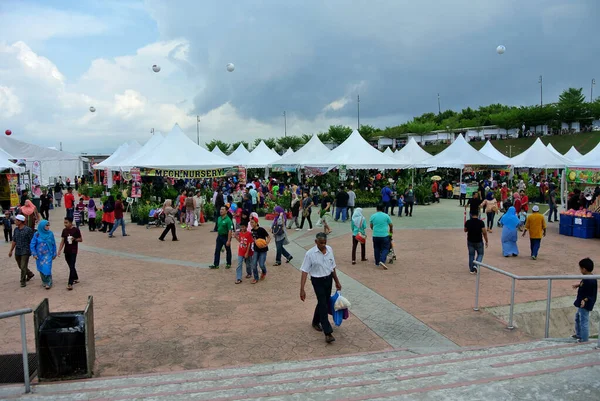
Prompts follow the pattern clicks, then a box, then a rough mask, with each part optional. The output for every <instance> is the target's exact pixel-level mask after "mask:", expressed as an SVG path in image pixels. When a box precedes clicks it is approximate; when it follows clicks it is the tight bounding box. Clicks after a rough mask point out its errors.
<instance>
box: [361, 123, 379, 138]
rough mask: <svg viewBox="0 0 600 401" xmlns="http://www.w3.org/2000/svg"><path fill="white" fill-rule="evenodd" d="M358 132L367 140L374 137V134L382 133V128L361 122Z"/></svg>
mask: <svg viewBox="0 0 600 401" xmlns="http://www.w3.org/2000/svg"><path fill="white" fill-rule="evenodd" d="M358 132H359V133H360V135H361V136H362V137H363V138H364V139H365V140H367V141H368V140H369V139H371V138H373V137H374V136H377V135H380V134H381V130H380V129H379V128H375V127H373V126H372V125H362V124H361V126H360V129H359V130H358Z"/></svg>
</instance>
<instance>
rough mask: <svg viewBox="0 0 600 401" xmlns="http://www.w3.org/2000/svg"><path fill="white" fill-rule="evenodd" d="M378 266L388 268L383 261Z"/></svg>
mask: <svg viewBox="0 0 600 401" xmlns="http://www.w3.org/2000/svg"><path fill="white" fill-rule="evenodd" d="M379 266H381V267H382V268H383V270H387V269H388V267H387V266H386V265H385V263H383V262H379ZM334 341H335V340H334Z"/></svg>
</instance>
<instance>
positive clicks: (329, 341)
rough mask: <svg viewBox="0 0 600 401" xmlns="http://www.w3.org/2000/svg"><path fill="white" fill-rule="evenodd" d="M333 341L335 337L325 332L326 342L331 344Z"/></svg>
mask: <svg viewBox="0 0 600 401" xmlns="http://www.w3.org/2000/svg"><path fill="white" fill-rule="evenodd" d="M334 341H335V337H333V336H332V335H331V334H326V335H325V342H326V343H327V344H331V343H332V342H334Z"/></svg>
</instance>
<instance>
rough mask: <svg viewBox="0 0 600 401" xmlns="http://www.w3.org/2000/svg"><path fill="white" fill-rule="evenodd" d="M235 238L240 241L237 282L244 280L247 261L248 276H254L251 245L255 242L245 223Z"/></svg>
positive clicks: (241, 225) (236, 271)
mask: <svg viewBox="0 0 600 401" xmlns="http://www.w3.org/2000/svg"><path fill="white" fill-rule="evenodd" d="M235 239H236V240H237V241H238V242H239V243H240V245H239V246H238V266H237V269H236V270H235V273H236V280H235V283H236V284H240V283H241V282H242V265H243V264H244V261H245V262H246V278H250V277H252V265H251V263H250V261H251V259H252V249H251V246H250V245H252V243H253V242H254V239H253V238H252V233H251V232H249V231H248V230H247V226H246V225H245V224H240V231H239V232H236V233H235Z"/></svg>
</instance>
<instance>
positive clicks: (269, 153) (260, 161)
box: [238, 141, 281, 168]
mask: <svg viewBox="0 0 600 401" xmlns="http://www.w3.org/2000/svg"><path fill="white" fill-rule="evenodd" d="M280 158H281V156H279V155H278V154H277V152H275V151H274V150H271V149H270V148H269V147H268V146H267V145H266V144H265V142H264V141H260V143H259V144H258V146H257V147H256V148H254V150H252V152H250V154H249V155H248V156H247V157H246V158H245V159H243V160H241V161H239V162H238V164H239V165H241V166H244V167H246V168H264V167H268V166H269V165H271V164H272V163H273V162H275V161H276V160H279V159H280Z"/></svg>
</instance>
